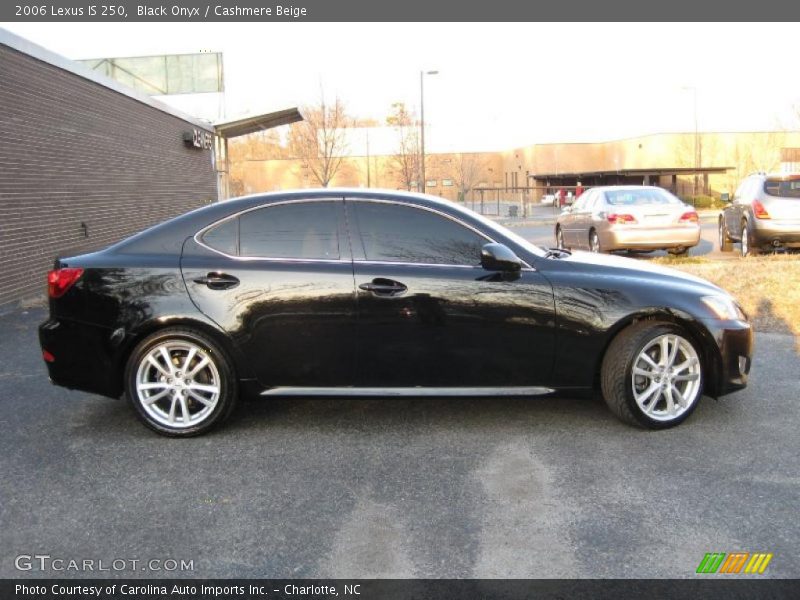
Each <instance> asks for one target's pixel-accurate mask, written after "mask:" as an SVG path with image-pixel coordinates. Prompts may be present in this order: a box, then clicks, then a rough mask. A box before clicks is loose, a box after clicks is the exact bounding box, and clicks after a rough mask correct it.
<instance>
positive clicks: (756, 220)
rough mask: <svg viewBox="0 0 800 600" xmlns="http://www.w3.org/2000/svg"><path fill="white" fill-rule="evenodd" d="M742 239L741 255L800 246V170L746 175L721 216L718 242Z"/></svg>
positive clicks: (727, 245) (724, 245)
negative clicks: (788, 172)
mask: <svg viewBox="0 0 800 600" xmlns="http://www.w3.org/2000/svg"><path fill="white" fill-rule="evenodd" d="M733 242H739V243H740V246H739V247H740V251H741V254H742V256H753V255H755V254H759V253H760V252H763V251H766V250H777V249H786V248H800V174H797V173H794V174H774V175H767V174H765V173H756V174H754V175H750V176H749V177H747V178H745V179H744V181H742V183H741V184H740V185H739V188H738V189H737V190H736V193H735V194H734V195H733V199H732V201H731V203H730V204H728V205H727V206H726V207H725V208H724V209H723V211H722V214H721V215H720V217H719V246H720V249H721V250H722V251H724V252H730V251H731V250H732V249H733Z"/></svg>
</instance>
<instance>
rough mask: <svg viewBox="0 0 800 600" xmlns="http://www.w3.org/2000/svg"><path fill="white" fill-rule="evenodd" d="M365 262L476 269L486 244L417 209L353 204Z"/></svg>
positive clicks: (471, 232)
mask: <svg viewBox="0 0 800 600" xmlns="http://www.w3.org/2000/svg"><path fill="white" fill-rule="evenodd" d="M354 204H355V206H356V217H357V219H358V227H359V229H360V231H361V239H362V241H363V243H364V255H365V256H366V259H367V260H377V261H387V262H408V263H426V264H439V265H478V264H480V262H481V248H482V247H483V245H484V244H486V243H487V242H488V241H489V240H487V239H486V238H484V237H483V236H481V235H478V234H477V233H475V232H474V231H472V230H471V229H467V228H466V227H464V226H463V225H460V224H458V223H456V222H455V221H453V220H451V219H448V218H446V217H443V216H441V215H438V214H436V213H433V212H430V211H428V210H423V209H419V208H413V207H409V206H399V205H396V204H381V203H374V202H357V203H354Z"/></svg>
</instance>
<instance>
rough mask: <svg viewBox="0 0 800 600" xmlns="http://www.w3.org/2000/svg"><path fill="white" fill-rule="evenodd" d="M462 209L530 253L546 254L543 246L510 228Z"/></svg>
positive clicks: (487, 227) (489, 228)
mask: <svg viewBox="0 0 800 600" xmlns="http://www.w3.org/2000/svg"><path fill="white" fill-rule="evenodd" d="M458 208H462V207H458ZM463 210H467V211H469V212H470V216H472V218H473V219H477V220H479V221H480V222H481V223H482V224H483V226H484V227H486V229H488V230H490V231H493V232H497V233H499V234H500V235H502V236H505V237H507V238H509V239H510V240H511V241H512V242H514V243H515V244H518V245H519V246H522V247H523V248H524V249H525V250H527V251H528V252H531V253H532V254H535V255H536V256H544V255H545V254H547V251H546V250H545V249H544V248H542V247H541V246H537V245H536V244H533V243H531V242H529V241H528V240H526V239H525V238H523V237H521V236H520V235H518V234H516V233H514V232H513V231H511V230H510V229H508V228H506V227H503V226H502V225H499V224H498V223H495V222H494V221H492V220H491V219H487V218H486V217H484V216H483V215H481V214H478V213H476V212H474V211H471V210H469V209H463Z"/></svg>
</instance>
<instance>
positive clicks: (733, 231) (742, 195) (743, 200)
mask: <svg viewBox="0 0 800 600" xmlns="http://www.w3.org/2000/svg"><path fill="white" fill-rule="evenodd" d="M750 182H751V180H750V179H745V180H744V181H743V182H742V183H741V184H740V185H739V187H738V188H737V189H736V193H735V194H734V195H733V202H732V203H731V205H730V206H728V207H726V208H725V213H724V215H725V227H726V228H727V230H728V235H730V237H732V238H734V239H736V240H738V239H740V237H741V233H742V226H741V223H742V216H743V215H744V212H745V209H746V207H747V205H749V202H750V201H749V199H748V195H749V189H750Z"/></svg>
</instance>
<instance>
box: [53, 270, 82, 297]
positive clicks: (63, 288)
mask: <svg viewBox="0 0 800 600" xmlns="http://www.w3.org/2000/svg"><path fill="white" fill-rule="evenodd" d="M81 275H83V269H56V270H55V271H50V272H49V273H48V274H47V293H48V295H49V296H50V297H51V298H60V297H61V296H63V295H64V294H66V293H67V290H68V289H69V288H71V287H72V285H73V284H74V283H75V282H76V281H78V279H80V277H81Z"/></svg>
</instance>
